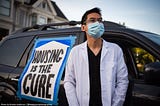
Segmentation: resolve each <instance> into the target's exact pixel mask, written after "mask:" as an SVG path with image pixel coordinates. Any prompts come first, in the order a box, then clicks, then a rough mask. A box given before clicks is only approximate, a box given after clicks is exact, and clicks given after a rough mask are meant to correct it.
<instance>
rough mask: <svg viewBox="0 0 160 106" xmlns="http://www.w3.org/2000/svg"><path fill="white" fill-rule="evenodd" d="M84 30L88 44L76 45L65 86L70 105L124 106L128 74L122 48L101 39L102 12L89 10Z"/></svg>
mask: <svg viewBox="0 0 160 106" xmlns="http://www.w3.org/2000/svg"><path fill="white" fill-rule="evenodd" d="M81 24H82V25H81V29H82V31H84V32H85V33H86V37H87V41H86V42H84V43H82V44H80V45H78V46H75V47H74V48H73V49H72V50H71V52H70V56H69V58H68V62H67V65H66V73H65V79H64V87H65V91H66V96H67V100H68V103H69V106H102V105H103V106H122V105H123V102H124V100H125V95H126V91H127V87H128V73H127V68H126V65H125V62H124V58H123V53H122V50H121V48H120V47H119V46H118V45H116V44H113V43H109V42H106V41H105V40H103V39H102V38H101V36H102V35H103V33H104V25H103V23H102V17H101V11H100V9H99V8H93V9H91V10H88V11H86V13H85V14H84V15H83V17H82V20H81Z"/></svg>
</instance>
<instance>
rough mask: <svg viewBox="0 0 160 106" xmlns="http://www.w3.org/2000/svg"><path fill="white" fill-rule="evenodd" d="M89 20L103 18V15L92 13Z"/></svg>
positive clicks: (88, 16)
mask: <svg viewBox="0 0 160 106" xmlns="http://www.w3.org/2000/svg"><path fill="white" fill-rule="evenodd" d="M87 18H101V15H100V14H98V13H91V14H88V15H87Z"/></svg>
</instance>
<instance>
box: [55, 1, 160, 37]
mask: <svg viewBox="0 0 160 106" xmlns="http://www.w3.org/2000/svg"><path fill="white" fill-rule="evenodd" d="M53 1H55V2H56V4H57V5H58V6H59V8H60V9H61V11H62V12H63V13H64V15H65V16H66V17H67V18H68V20H75V21H80V20H81V17H82V15H83V14H84V12H85V11H86V10H88V9H91V8H94V7H99V8H100V9H101V10H102V17H103V19H104V20H106V21H112V22H116V23H119V22H120V23H123V22H124V23H125V25H126V26H127V27H129V28H134V29H139V30H144V31H149V32H153V33H157V34H159V35H160V0H53Z"/></svg>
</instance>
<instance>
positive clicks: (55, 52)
mask: <svg viewBox="0 0 160 106" xmlns="http://www.w3.org/2000/svg"><path fill="white" fill-rule="evenodd" d="M74 41H75V37H73V36H70V37H63V38H62V37H61V38H50V39H37V40H36V42H35V45H34V48H33V51H32V55H31V57H30V60H29V61H28V63H27V65H26V67H25V69H24V71H23V72H22V74H21V76H20V78H19V80H18V92H17V95H18V97H19V98H20V99H21V98H25V99H30V100H33V101H38V102H42V103H48V104H54V105H57V97H58V90H59V86H60V80H61V76H62V74H63V71H64V67H65V63H66V61H67V58H68V55H69V52H70V49H71V47H72V46H73V44H74Z"/></svg>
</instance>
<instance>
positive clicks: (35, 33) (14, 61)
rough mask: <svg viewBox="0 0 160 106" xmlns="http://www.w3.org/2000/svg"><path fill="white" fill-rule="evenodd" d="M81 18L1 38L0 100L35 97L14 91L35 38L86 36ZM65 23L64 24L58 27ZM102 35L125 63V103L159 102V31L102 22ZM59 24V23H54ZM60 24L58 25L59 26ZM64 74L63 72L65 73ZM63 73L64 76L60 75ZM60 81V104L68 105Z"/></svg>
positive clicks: (141, 105) (13, 101)
mask: <svg viewBox="0 0 160 106" xmlns="http://www.w3.org/2000/svg"><path fill="white" fill-rule="evenodd" d="M79 23H80V22H75V21H71V22H66V23H55V24H46V25H36V26H33V27H28V28H23V29H21V30H18V31H16V32H14V33H12V34H10V35H8V36H6V37H5V38H4V39H3V40H2V41H0V103H1V104H8V103H9V104H35V103H38V102H36V101H29V100H25V99H22V100H19V98H18V97H17V95H16V92H17V82H18V79H19V77H20V75H21V73H22V71H23V70H24V67H25V66H26V63H27V61H28V60H29V58H30V56H31V52H32V49H33V46H34V44H35V39H38V38H56V37H67V36H70V35H73V36H76V38H77V39H76V42H75V45H77V44H80V43H82V42H84V41H85V40H86V37H85V35H84V32H82V31H81V29H80V27H78V26H74V27H69V28H67V27H68V26H69V25H70V26H71V25H72V26H73V25H76V24H79ZM62 25H67V26H66V27H61V26H62ZM104 25H105V32H104V35H103V36H102V37H103V39H105V40H106V41H109V42H114V43H116V44H118V45H119V46H120V47H121V48H122V50H123V52H124V58H125V61H126V64H127V67H128V71H129V72H128V73H129V76H128V77H129V80H130V83H129V87H128V91H127V96H126V100H125V104H124V105H125V106H158V105H159V104H160V35H157V34H154V33H150V32H146V31H140V30H135V29H130V28H126V27H125V26H122V25H119V24H116V23H113V22H108V21H105V22H104ZM57 26H58V27H57ZM60 27H61V28H60ZM64 74H65V73H64ZM63 77H64V76H63ZM63 77H62V83H61V85H60V89H59V95H58V99H59V101H58V103H59V106H68V104H67V100H66V96H65V92H64V88H63Z"/></svg>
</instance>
